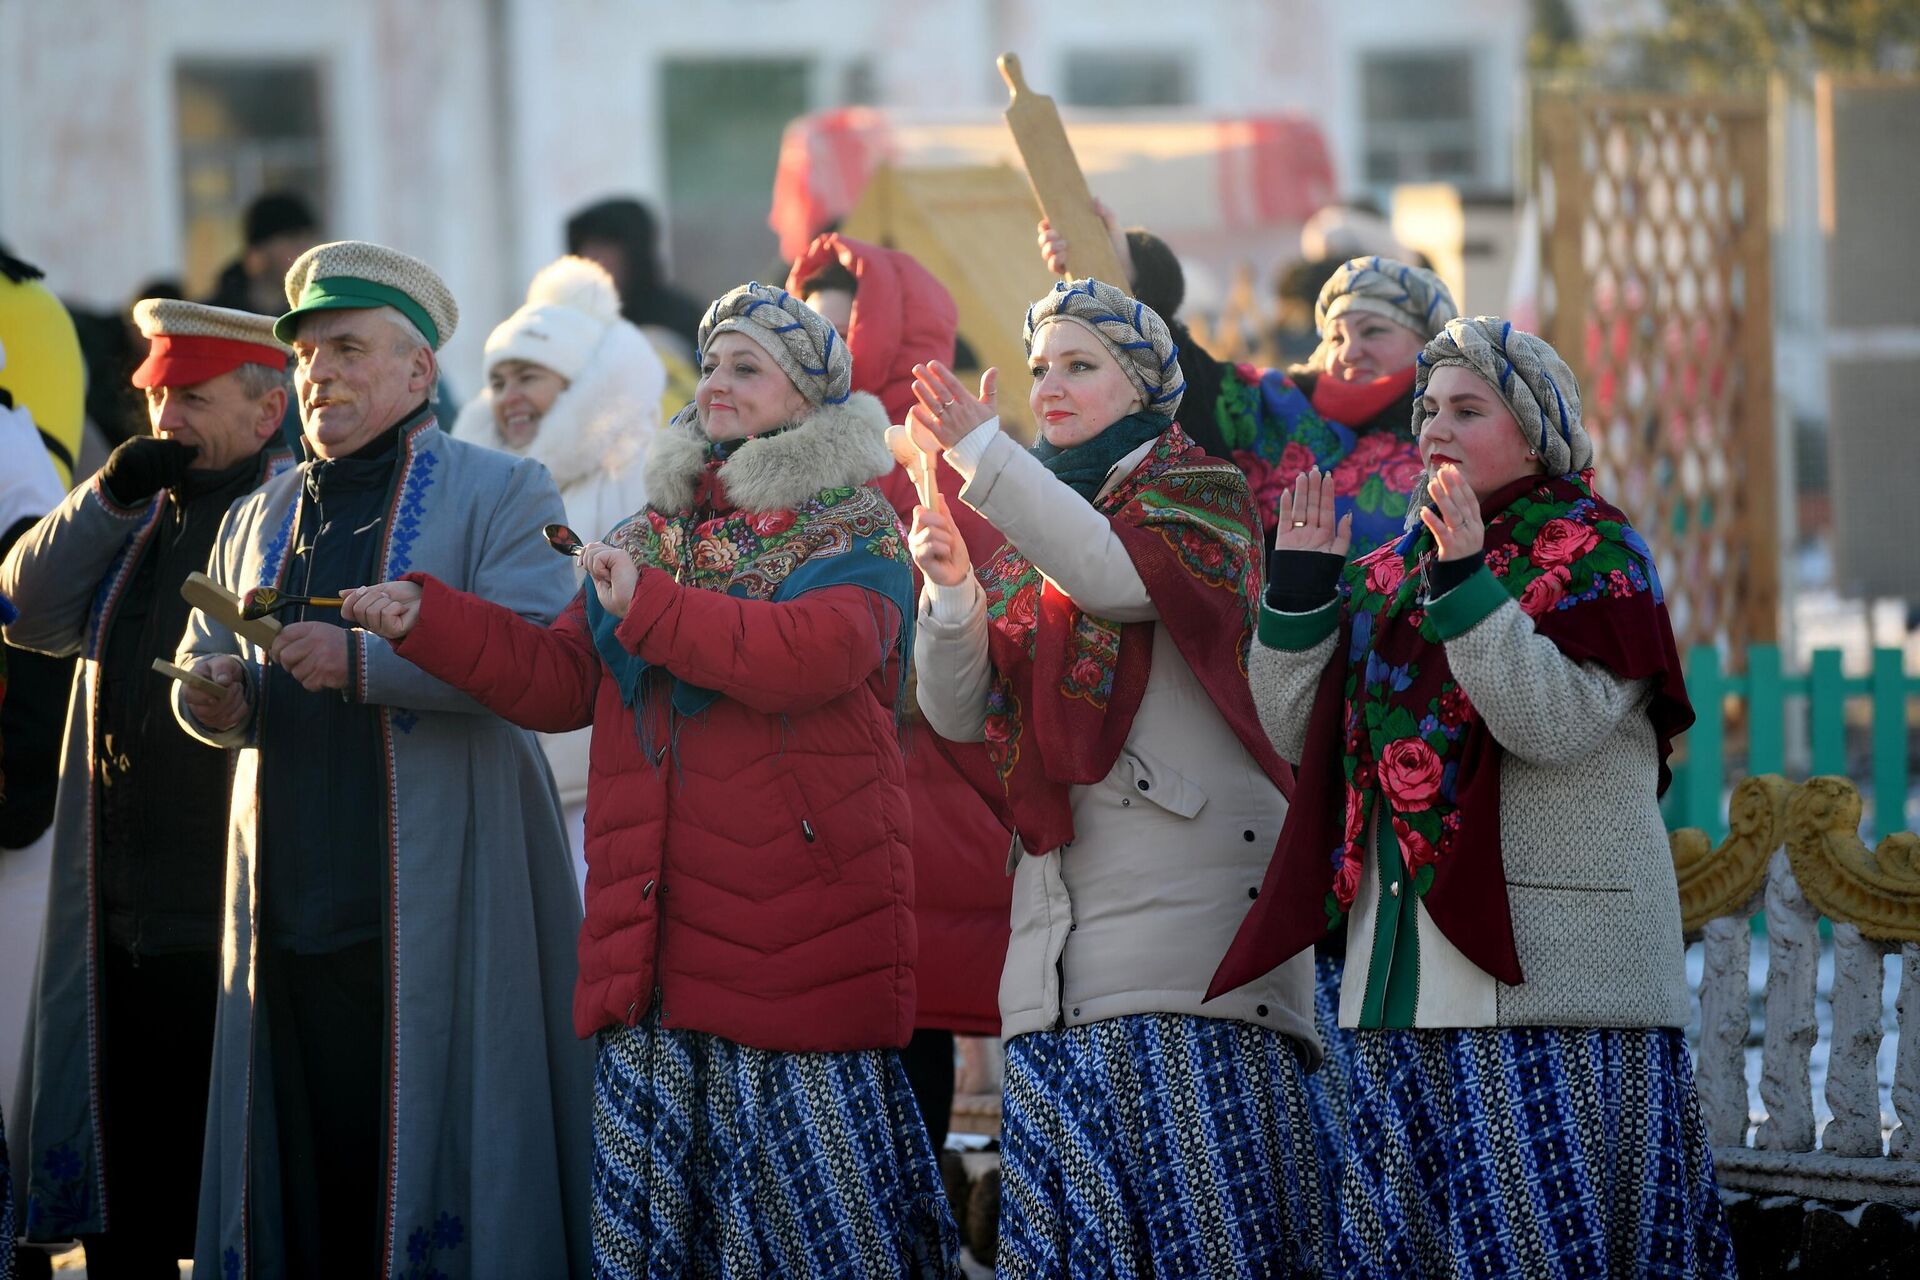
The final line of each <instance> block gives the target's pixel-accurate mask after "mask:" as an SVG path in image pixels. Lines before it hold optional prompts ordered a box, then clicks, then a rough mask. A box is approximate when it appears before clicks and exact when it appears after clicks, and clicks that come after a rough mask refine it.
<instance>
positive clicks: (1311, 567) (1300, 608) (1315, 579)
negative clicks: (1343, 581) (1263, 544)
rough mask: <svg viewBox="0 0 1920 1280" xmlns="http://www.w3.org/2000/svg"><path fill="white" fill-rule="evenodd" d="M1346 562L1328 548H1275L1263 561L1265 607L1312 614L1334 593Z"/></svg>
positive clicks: (1282, 611)
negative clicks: (1265, 591)
mask: <svg viewBox="0 0 1920 1280" xmlns="http://www.w3.org/2000/svg"><path fill="white" fill-rule="evenodd" d="M1346 563H1347V561H1346V558H1345V557H1344V556H1337V555H1335V554H1333V552H1331V551H1295V550H1290V549H1288V548H1286V547H1281V548H1279V549H1277V550H1276V551H1275V552H1274V553H1273V555H1272V556H1271V557H1270V558H1269V559H1268V560H1267V608H1269V609H1277V610H1279V611H1280V612H1281V613H1312V612H1313V611H1314V610H1315V609H1318V608H1319V607H1320V606H1321V605H1324V604H1326V603H1327V602H1328V601H1330V600H1332V599H1333V598H1334V596H1335V595H1336V594H1337V593H1338V591H1339V588H1340V570H1341V569H1342V568H1343V567H1345V565H1346Z"/></svg>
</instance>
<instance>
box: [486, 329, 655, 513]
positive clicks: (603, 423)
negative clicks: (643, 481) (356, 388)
mask: <svg viewBox="0 0 1920 1280" xmlns="http://www.w3.org/2000/svg"><path fill="white" fill-rule="evenodd" d="M666 387H667V374H666V369H665V368H664V367H663V366H662V365H661V363H660V357H658V356H657V355H655V354H654V352H653V347H652V345H651V344H650V343H648V341H647V339H646V335H644V334H642V333H641V332H640V331H639V330H638V329H636V328H634V327H633V326H632V325H630V324H627V323H626V322H625V321H616V322H615V323H614V324H612V325H610V326H608V328H607V334H606V336H605V337H604V338H602V339H601V340H600V345H599V347H598V348H597V349H595V351H594V353H593V359H592V360H590V361H589V362H588V363H587V367H586V368H585V369H583V370H581V372H580V376H579V377H577V378H575V379H574V380H573V381H572V382H571V383H569V384H568V385H567V389H566V390H565V391H562V392H561V393H560V394H559V395H557V396H555V397H554V400H553V407H552V408H550V409H548V410H547V413H546V416H545V417H543V418H542V419H541V420H540V430H539V432H538V433H537V434H536V435H535V436H534V437H533V439H532V440H531V441H529V442H528V444H527V447H526V449H525V450H524V451H520V450H513V449H507V445H506V442H505V441H504V440H502V439H501V438H500V427H499V424H497V423H496V422H495V421H494V418H493V390H492V389H491V388H483V389H482V390H481V392H480V394H479V395H477V396H475V397H474V398H473V399H471V400H469V401H468V402H467V404H466V407H465V408H463V409H461V410H460V416H459V418H458V419H457V420H456V421H455V423H454V427H453V436H454V438H455V439H456V440H470V441H472V442H473V443H474V444H484V445H486V446H487V447H488V448H491V449H503V450H506V451H507V452H509V453H516V452H519V453H521V455H522V456H523V457H528V458H532V459H534V460H535V461H536V462H540V463H543V464H545V466H546V468H547V470H548V471H551V472H552V473H553V482H554V483H555V484H556V485H558V486H559V487H560V489H561V491H562V492H564V491H566V490H568V489H570V488H572V487H573V486H575V485H577V484H579V483H581V482H582V481H586V480H592V479H594V478H595V477H597V476H600V475H602V474H608V475H617V474H619V473H621V472H622V471H624V470H626V469H627V468H628V467H630V466H632V465H634V464H635V463H636V462H637V461H638V460H639V459H640V458H641V456H642V455H644V454H645V453H646V452H647V450H648V448H649V446H650V445H651V444H652V442H653V441H654V440H656V439H658V438H659V427H660V398H661V397H662V396H663V395H665V394H666Z"/></svg>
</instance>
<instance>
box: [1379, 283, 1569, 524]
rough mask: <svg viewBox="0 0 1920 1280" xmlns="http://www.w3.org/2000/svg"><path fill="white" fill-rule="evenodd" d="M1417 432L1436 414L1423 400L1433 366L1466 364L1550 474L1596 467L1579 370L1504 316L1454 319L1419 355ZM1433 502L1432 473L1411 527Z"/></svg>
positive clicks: (1411, 514)
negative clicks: (1505, 410)
mask: <svg viewBox="0 0 1920 1280" xmlns="http://www.w3.org/2000/svg"><path fill="white" fill-rule="evenodd" d="M1413 363H1414V367H1415V369H1416V373H1415V374H1414V381H1413V395H1414V401H1413V434H1414V436H1415V438H1416V439H1417V438H1418V437H1419V435H1420V432H1421V430H1422V429H1423V428H1424V427H1425V426H1426V425H1427V419H1428V418H1430V417H1432V416H1433V415H1432V414H1430V413H1428V412H1427V411H1426V409H1425V407H1424V405H1423V401H1422V397H1423V396H1425V394H1426V390H1427V383H1428V382H1429V381H1431V380H1432V378H1433V371H1434V370H1435V369H1440V368H1444V367H1445V366H1447V365H1461V366H1463V367H1465V368H1468V369H1471V370H1473V371H1474V372H1475V373H1477V374H1479V375H1480V376H1481V378H1483V379H1485V381H1486V383H1487V385H1488V386H1490V387H1492V388H1493V389H1494V391H1495V393H1496V394H1498V395H1499V397H1500V399H1501V400H1502V401H1503V402H1504V403H1505V404H1506V406H1507V408H1508V409H1510V410H1512V412H1513V420H1514V421H1515V422H1516V423H1518V424H1519V426H1520V434H1521V435H1522V436H1524V437H1525V438H1526V441H1527V445H1528V447H1529V448H1531V449H1533V450H1534V451H1535V452H1537V453H1538V454H1539V455H1540V458H1541V460H1542V462H1544V463H1545V467H1546V473H1547V474H1548V475H1550V476H1563V475H1569V474H1572V473H1576V472H1581V471H1585V470H1586V469H1587V468H1588V467H1591V466H1592V465H1593V441H1592V440H1590V439H1589V438H1588V437H1587V433H1586V430H1585V428H1583V427H1582V426H1581V425H1580V384H1579V383H1578V382H1577V381H1576V380H1575V379H1574V376H1573V370H1572V369H1569V368H1568V367H1567V362H1566V361H1564V360H1562V359H1561V358H1560V353H1559V352H1557V351H1555V350H1554V349H1553V347H1552V346H1551V345H1549V344H1548V342H1547V341H1546V340H1545V339H1544V338H1539V337H1535V336H1534V335H1533V334H1531V333H1525V332H1523V331H1521V330H1519V329H1516V328H1514V327H1513V325H1512V323H1511V322H1510V321H1506V320H1502V319H1500V318H1499V317H1498V316H1475V317H1474V318H1473V319H1471V320H1462V319H1454V320H1449V321H1448V322H1447V325H1446V327H1445V328H1444V329H1442V330H1441V331H1440V332H1439V333H1438V334H1437V335H1436V336H1435V337H1434V339H1433V340H1432V341H1431V342H1429V343H1427V345H1426V348H1425V349H1424V350H1422V351H1421V352H1420V354H1419V355H1417V356H1415V357H1414V361H1413ZM1426 503H1427V486H1426V478H1425V477H1424V476H1422V477H1421V481H1420V483H1419V484H1417V485H1416V486H1415V487H1414V492H1413V501H1412V503H1411V504H1410V505H1409V508H1408V511H1407V528H1409V529H1412V528H1414V527H1415V526H1416V525H1417V524H1418V523H1419V520H1420V508H1421V507H1423V506H1425V505H1426Z"/></svg>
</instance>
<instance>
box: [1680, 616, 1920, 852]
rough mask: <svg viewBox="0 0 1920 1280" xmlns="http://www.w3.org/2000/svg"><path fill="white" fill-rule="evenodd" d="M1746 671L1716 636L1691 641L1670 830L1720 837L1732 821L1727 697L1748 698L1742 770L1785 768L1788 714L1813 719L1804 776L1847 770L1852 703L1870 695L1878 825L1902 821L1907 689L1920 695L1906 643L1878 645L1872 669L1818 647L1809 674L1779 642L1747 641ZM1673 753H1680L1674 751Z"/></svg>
mask: <svg viewBox="0 0 1920 1280" xmlns="http://www.w3.org/2000/svg"><path fill="white" fill-rule="evenodd" d="M1744 666H1745V668H1746V669H1745V670H1744V671H1743V672H1732V671H1728V670H1727V669H1726V666H1725V664H1723V663H1722V662H1721V659H1720V653H1719V651H1718V650H1717V649H1715V648H1713V647H1712V646H1710V645H1701V646H1698V647H1696V648H1693V649H1690V650H1688V651H1687V656H1686V675H1687V696H1688V697H1689V698H1691V699H1692V701H1693V710H1694V715H1695V716H1696V717H1697V719H1696V720H1695V721H1694V725H1693V728H1692V729H1690V730H1688V731H1687V734H1686V737H1685V738H1683V739H1682V742H1683V743H1684V748H1683V750H1684V753H1685V754H1684V758H1683V759H1682V760H1681V761H1680V762H1679V763H1678V764H1676V765H1675V766H1674V777H1673V787H1672V788H1671V789H1670V790H1669V791H1668V792H1667V799H1666V804H1665V812H1666V819H1667V827H1668V829H1669V830H1677V829H1679V828H1681V827H1698V828H1699V829H1701V830H1702V831H1705V832H1706V833H1707V834H1708V835H1710V836H1712V837H1713V838H1714V839H1715V840H1718V839H1720V838H1721V837H1722V836H1724V835H1725V834H1726V831H1727V818H1726V802H1725V794H1726V791H1725V789H1726V786H1727V784H1728V782H1729V781H1730V780H1729V778H1728V776H1727V760H1726V745H1727V721H1728V702H1729V700H1736V701H1738V702H1741V703H1744V704H1745V712H1746V715H1745V719H1746V727H1747V735H1746V736H1747V756H1746V761H1745V765H1744V767H1743V769H1742V770H1741V772H1742V775H1743V776H1747V777H1752V776H1755V775H1758V774H1763V773H1778V774H1782V775H1784V774H1786V772H1787V769H1786V763H1787V761H1786V751H1787V726H1788V725H1789V724H1790V723H1792V721H1791V720H1790V719H1789V717H1790V716H1800V717H1804V720H1805V723H1806V725H1807V748H1808V755H1809V759H1808V770H1807V776H1809V777H1819V776H1821V775H1824V774H1837V775H1840V776H1846V774H1847V772H1848V768H1847V707H1848V704H1849V702H1853V701H1855V700H1865V702H1866V704H1867V706H1868V708H1869V713H1870V715H1871V726H1872V727H1871V731H1870V732H1871V738H1870V741H1871V745H1872V767H1871V769H1870V776H1869V779H1868V781H1870V782H1871V784H1872V788H1873V811H1872V812H1873V829H1874V830H1875V831H1876V832H1877V833H1879V834H1880V835H1886V834H1888V833H1890V832H1894V831H1905V830H1907V829H1908V826H1907V814H1906V808H1907V790H1908V786H1909V784H1910V781H1911V777H1910V771H1909V769H1908V767H1907V756H1908V752H1907V742H1908V731H1907V699H1909V698H1912V697H1917V696H1920V677H1915V676H1909V675H1908V674H1907V672H1906V666H1905V661H1904V655H1903V654H1902V652H1901V651H1900V650H1899V649H1875V650H1874V651H1873V662H1872V664H1871V666H1870V667H1869V669H1868V671H1867V674H1865V675H1863V676H1849V675H1847V674H1845V672H1844V671H1843V670H1842V667H1841V662H1840V651H1839V650H1838V649H1816V650H1815V651H1814V653H1813V661H1812V662H1811V663H1810V664H1809V665H1808V667H1807V670H1806V671H1805V672H1804V673H1802V674H1793V673H1790V672H1788V671H1786V670H1785V669H1784V668H1783V666H1782V664H1781V659H1780V646H1779V645H1775V644H1756V645H1752V646H1750V647H1749V648H1748V649H1747V655H1746V662H1745V664H1744ZM1676 754H1679V753H1678V752H1676Z"/></svg>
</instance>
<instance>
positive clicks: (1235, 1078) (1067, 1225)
mask: <svg viewBox="0 0 1920 1280" xmlns="http://www.w3.org/2000/svg"><path fill="white" fill-rule="evenodd" d="M1301 1076H1302V1072H1301V1067H1300V1061H1299V1058H1298V1056H1297V1054H1296V1050H1295V1047H1294V1045H1293V1042H1291V1041H1289V1040H1288V1039H1287V1038H1286V1037H1284V1036H1282V1035H1280V1034H1278V1033H1277V1032H1273V1031H1269V1030H1266V1029H1264V1028H1261V1027H1255V1026H1250V1025H1248V1024H1246V1023H1243V1022H1233V1021H1227V1020H1224V1019H1215V1018H1196V1017H1186V1016H1180V1015H1175V1014H1141V1015H1136V1016H1132V1017H1124V1018H1111V1019H1107V1020H1105V1021H1102V1022H1095V1023H1091V1024H1089V1025H1087V1026H1082V1027H1070V1028H1067V1029H1064V1030H1060V1031H1037V1032H1031V1033H1029V1034H1027V1035H1022V1036H1017V1037H1015V1038H1014V1039H1013V1040H1011V1041H1009V1042H1008V1043H1007V1073H1006V1092H1005V1099H1004V1107H1003V1115H1002V1117H1001V1155H1000V1177H1001V1187H1000V1256H999V1259H998V1265H999V1274H1000V1275H1002V1276H1012V1277H1026V1276H1072V1277H1082V1276H1085V1277H1093V1276H1099V1277H1127V1278H1133V1277H1178V1276H1196V1277H1199V1276H1208V1277H1210V1276H1318V1275H1321V1274H1323V1267H1322V1263H1323V1261H1324V1259H1325V1257H1326V1256H1327V1252H1328V1251H1329V1250H1330V1249H1331V1247H1332V1241H1333V1233H1334V1227H1333V1219H1332V1197H1331V1195H1330V1194H1329V1188H1327V1187H1326V1186H1325V1185H1324V1184H1323V1166H1322V1161H1323V1160H1324V1159H1325V1155H1326V1153H1325V1151H1324V1149H1323V1148H1322V1147H1321V1146H1320V1145H1319V1144H1317V1143H1316V1141H1315V1132H1314V1125H1313V1120H1312V1117H1311V1115H1310V1113H1309V1111H1308V1108H1307V1095H1306V1089H1305V1087H1304V1086H1303V1084H1302V1082H1301Z"/></svg>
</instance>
